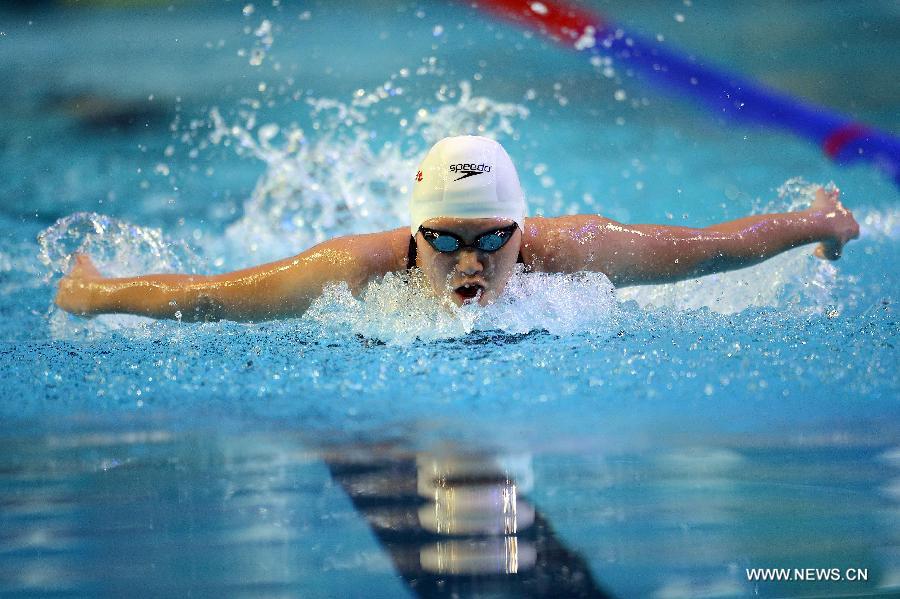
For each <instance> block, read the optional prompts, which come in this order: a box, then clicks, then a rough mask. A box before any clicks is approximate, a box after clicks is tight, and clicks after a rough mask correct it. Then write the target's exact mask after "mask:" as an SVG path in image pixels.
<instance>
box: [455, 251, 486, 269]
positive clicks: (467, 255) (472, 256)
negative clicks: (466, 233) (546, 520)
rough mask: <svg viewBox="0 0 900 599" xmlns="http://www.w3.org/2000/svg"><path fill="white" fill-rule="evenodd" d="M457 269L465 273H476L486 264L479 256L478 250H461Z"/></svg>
mask: <svg viewBox="0 0 900 599" xmlns="http://www.w3.org/2000/svg"><path fill="white" fill-rule="evenodd" d="M456 270H457V271H458V272H459V273H460V274H464V275H468V276H471V275H476V274H478V273H480V272H481V271H482V270H484V264H482V263H481V260H480V259H479V258H478V252H476V251H474V250H469V249H466V250H461V251H460V252H459V259H458V260H457V261H456Z"/></svg>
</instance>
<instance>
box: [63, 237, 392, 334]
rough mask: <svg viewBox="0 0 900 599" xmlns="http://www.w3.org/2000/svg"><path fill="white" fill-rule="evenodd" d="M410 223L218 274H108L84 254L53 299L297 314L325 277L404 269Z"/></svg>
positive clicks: (208, 312) (78, 308)
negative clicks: (104, 273)
mask: <svg viewBox="0 0 900 599" xmlns="http://www.w3.org/2000/svg"><path fill="white" fill-rule="evenodd" d="M408 241H409V229H407V228H401V229H395V230H393V231H387V232H384V233H373V234H369V235H352V236H347V237H338V238H335V239H332V240H329V241H326V242H323V243H320V244H319V245H317V246H315V247H313V248H310V249H309V250H307V251H305V252H303V253H301V254H298V255H296V256H294V257H291V258H286V259H284V260H279V261H277V262H270V263H268V264H263V265H260V266H254V267H252V268H247V269H244V270H238V271H234V272H230V273H225V274H221V275H184V274H152V275H144V276H138V277H122V278H106V277H103V276H102V275H101V274H100V272H99V271H98V270H97V269H96V267H94V265H93V263H91V261H90V259H89V258H88V257H87V256H85V255H78V256H76V262H75V266H74V268H73V269H72V271H71V272H70V273H69V274H68V275H66V276H65V277H64V278H63V279H62V280H61V281H60V284H59V290H58V292H57V294H56V298H55V302H56V305H57V306H59V307H60V308H62V309H63V310H66V311H68V312H71V313H73V314H78V315H82V316H94V315H97V314H107V313H126V314H138V315H141V316H150V317H153V318H173V319H174V318H180V319H181V320H184V321H204V320H220V319H226V320H236V321H259V320H269V319H273V318H290V317H293V316H301V315H302V314H303V313H304V312H305V311H306V310H307V308H309V306H310V304H311V303H312V302H313V300H315V298H317V297H318V296H319V295H321V293H322V290H323V289H324V287H325V286H326V285H328V284H330V283H340V282H345V283H347V284H348V286H349V287H350V290H351V291H352V292H353V293H358V292H359V291H360V290H361V289H362V288H364V287H365V285H366V284H367V283H368V282H369V281H370V280H372V279H373V278H376V277H379V276H383V275H384V274H386V273H387V272H392V271H398V270H402V269H403V268H405V264H406V262H405V260H406V252H407V249H408Z"/></svg>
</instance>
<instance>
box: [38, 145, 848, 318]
mask: <svg viewBox="0 0 900 599" xmlns="http://www.w3.org/2000/svg"><path fill="white" fill-rule="evenodd" d="M412 183H413V192H412V197H411V199H410V226H409V227H401V228H398V229H394V230H392V231H384V232H380V233H372V234H367V235H350V236H346V237H338V238H334V239H331V240H329V241H325V242H323V243H320V244H319V245H316V246H315V247H312V248H310V249H309V250H306V251H305V252H302V253H300V254H298V255H296V256H294V257H291V258H286V259H284V260H280V261H277V262H271V263H268V264H263V265H260V266H255V267H252V268H247V269H244V270H238V271H235V272H230V273H226V274H220V275H209V276H202V275H183V274H154V275H145V276H138V277H122V278H107V277H104V276H103V275H101V274H100V272H99V271H98V270H97V268H96V267H95V266H94V265H93V263H92V262H91V260H90V259H89V258H88V257H87V256H86V255H77V256H75V264H74V267H73V268H72V270H71V272H69V274H68V275H66V276H65V277H64V278H63V279H62V280H61V281H60V284H59V290H58V292H57V294H56V298H55V302H56V305H57V306H59V307H60V308H62V309H63V310H66V311H68V312H71V313H73V314H78V315H82V316H93V315H97V314H105V313H129V314H139V315H143V316H150V317H153V318H176V317H178V318H180V319H182V320H184V321H204V320H219V319H227V320H236V321H260V320H268V319H274V318H289V317H296V316H300V315H302V314H303V313H304V312H305V311H306V310H307V308H308V307H309V306H310V304H312V302H313V301H314V300H315V299H316V298H317V297H319V296H320V295H321V294H322V290H323V289H324V288H325V287H326V286H327V285H329V284H332V283H340V282H344V283H346V284H347V285H348V286H349V288H350V290H351V291H352V292H353V293H354V295H358V294H359V293H361V292H362V291H363V290H364V289H365V288H366V285H367V284H368V283H369V282H370V281H373V280H376V279H378V278H380V277H383V276H384V275H386V274H387V273H389V272H399V271H404V270H407V269H411V268H414V267H415V268H419V269H420V270H421V271H422V273H423V274H424V276H425V278H426V279H427V281H428V283H429V286H430V288H431V290H432V291H433V292H434V295H435V297H436V298H437V299H438V300H440V301H442V302H448V303H451V304H454V305H456V306H460V305H462V304H464V303H477V304H479V305H482V306H485V305H488V304H490V303H491V302H493V301H495V300H496V299H497V298H498V297H499V296H500V295H501V294H502V293H503V290H504V288H505V287H506V284H507V282H508V281H509V279H510V277H511V276H512V274H513V272H514V270H515V267H516V263H517V262H521V263H523V264H524V267H525V270H526V271H530V272H548V273H550V272H552V273H575V272H578V271H592V272H602V273H604V274H605V275H606V276H607V277H609V279H610V281H612V283H613V284H614V285H615V286H617V287H623V286H627V285H646V284H654V283H668V282H672V281H679V280H682V279H690V278H696V277H700V276H703V275H708V274H712V273H716V272H722V271H727V270H735V269H738V268H744V267H746V266H750V265H753V264H757V263H759V262H762V261H764V260H766V259H768V258H771V257H772V256H775V255H776V254H780V253H781V252H784V251H786V250H789V249H791V248H795V247H798V246H801V245H805V244H810V243H818V246H817V247H816V249H815V254H816V256H818V257H820V258H823V259H827V260H836V259H838V258H840V256H841V251H842V249H843V247H844V245H845V244H846V243H847V242H848V241H850V240H851V239H855V238H856V237H858V236H859V225H858V224H857V223H856V221H855V220H854V218H853V215H852V214H851V213H850V211H849V210H847V209H846V208H844V207H843V206H842V205H841V202H840V201H839V192H838V191H837V190H834V191H826V190H824V189H819V190H818V191H817V192H816V197H815V200H814V201H813V202H812V205H811V206H810V207H809V208H808V209H806V210H801V211H798V212H790V213H784V214H764V215H758V216H749V217H746V218H742V219H738V220H734V221H730V222H725V223H721V224H717V225H713V226H710V227H705V228H691V227H681V226H667V225H625V224H622V223H618V222H615V221H613V220H610V219H608V218H604V217H603V216H599V215H593V214H582V215H576V216H561V217H556V218H528V217H526V216H525V214H526V209H525V198H524V195H523V193H522V189H521V187H520V185H519V179H518V175H517V174H516V169H515V167H514V166H513V163H512V161H511V160H510V158H509V156H508V155H507V153H506V151H505V150H504V149H503V147H502V146H501V145H500V144H499V143H497V142H496V141H493V140H490V139H487V138H484V137H474V136H460V137H448V138H445V139H443V140H441V141H439V142H438V143H437V144H435V145H434V146H433V147H432V148H431V149H430V150H429V151H428V153H427V155H426V156H425V158H424V160H423V161H422V163H421V164H420V165H419V168H418V170H417V172H416V173H415V175H414V178H413V181H412ZM176 313H177V314H176Z"/></svg>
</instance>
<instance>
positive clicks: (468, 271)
mask: <svg viewBox="0 0 900 599" xmlns="http://www.w3.org/2000/svg"><path fill="white" fill-rule="evenodd" d="M512 223H513V221H511V220H508V219H504V218H449V217H441V218H433V219H430V220H427V221H425V222H424V223H423V225H422V226H423V227H425V228H426V229H433V230H435V231H440V232H445V233H453V234H454V235H456V236H458V237H459V238H460V239H462V240H463V243H466V244H471V243H473V242H474V241H475V238H477V237H478V236H479V235H482V234H484V233H490V232H491V231H496V230H497V229H500V228H502V227H506V226H508V225H511V224H512ZM521 246H522V231H520V230H519V229H516V230H515V231H514V232H513V234H512V237H511V238H510V240H509V241H507V242H506V244H505V245H504V246H503V247H502V248H500V249H499V250H497V251H496V252H483V251H480V250H476V249H473V248H470V247H467V248H461V249H459V250H456V251H455V252H449V253H443V252H438V251H437V250H435V249H434V248H432V247H431V245H429V243H428V242H427V241H425V239H424V237H423V236H422V233H421V232H419V233H416V266H418V267H419V269H420V270H421V271H422V272H423V273H424V274H425V277H426V278H427V279H428V282H429V283H430V284H431V288H432V290H433V291H434V294H435V296H436V297H437V298H438V299H439V300H442V301H449V302H452V303H453V304H455V305H457V306H461V305H463V304H464V303H466V302H474V301H476V300H477V302H478V304H479V305H481V306H486V305H488V304H490V303H493V302H494V301H496V299H497V298H498V297H499V296H500V294H501V293H502V292H503V289H504V288H505V287H506V284H507V283H508V282H509V279H510V277H511V276H512V273H513V271H514V270H515V266H516V259H517V257H518V255H519V250H520V249H521Z"/></svg>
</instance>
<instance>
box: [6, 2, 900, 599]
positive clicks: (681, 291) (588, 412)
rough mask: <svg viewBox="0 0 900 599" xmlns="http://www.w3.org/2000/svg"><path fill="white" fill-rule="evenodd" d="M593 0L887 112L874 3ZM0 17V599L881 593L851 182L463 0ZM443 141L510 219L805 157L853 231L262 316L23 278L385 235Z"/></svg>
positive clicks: (787, 80) (700, 222)
mask: <svg viewBox="0 0 900 599" xmlns="http://www.w3.org/2000/svg"><path fill="white" fill-rule="evenodd" d="M590 6H591V7H592V8H593V9H596V10H597V11H599V12H603V13H605V14H608V15H610V16H611V17H612V18H614V19H615V20H616V21H617V22H618V23H622V24H624V25H628V26H629V27H633V28H634V30H635V31H640V32H642V33H644V34H645V35H649V36H656V37H657V39H661V40H663V43H666V44H672V45H673V46H675V47H680V48H682V49H685V50H688V51H692V52H696V53H697V54H698V55H700V56H704V57H706V58H707V59H709V60H710V61H712V62H715V63H717V64H720V65H722V66H725V67H727V68H731V69H734V70H737V71H740V72H742V73H745V74H748V75H751V76H753V77H755V78H757V79H760V80H762V81H764V82H767V83H769V84H772V85H776V86H778V87H779V88H781V89H783V90H786V91H789V92H791V93H794V94H798V95H801V96H803V97H805V98H808V99H809V100H811V101H815V102H817V103H820V104H823V105H828V106H830V107H832V108H835V109H837V110H840V111H842V112H845V113H848V114H850V115H852V116H853V117H855V118H857V119H859V120H861V121H864V122H867V123H871V124H874V125H877V126H879V127H881V128H883V129H885V130H887V131H891V132H893V133H898V132H900V123H898V119H897V117H898V115H900V110H898V108H900V87H898V83H897V79H896V77H895V73H894V71H895V69H894V67H893V65H894V64H896V57H897V56H898V55H900V37H898V36H897V31H898V28H900V13H898V12H897V10H896V8H895V7H894V6H893V5H891V4H889V3H874V2H873V3H864V4H863V3H852V4H846V3H839V2H809V3H799V4H797V5H794V4H792V5H789V6H785V5H784V4H783V3H775V2H768V1H767V2H762V1H760V2H750V3H741V5H740V6H735V5H733V4H731V3H728V5H727V6H726V4H725V3H706V2H701V1H699V0H695V1H694V2H669V1H663V0H659V1H656V2H652V3H646V2H645V3H640V4H639V5H628V4H627V3H622V2H593V3H591V4H590ZM773 14H778V15H779V18H777V19H774V18H773V17H772V15H773ZM773 21H777V22H773ZM0 44H2V46H3V47H4V48H5V49H6V52H4V56H5V58H6V59H5V60H4V61H3V64H2V65H0V73H2V78H3V80H4V81H7V82H8V84H7V85H5V86H3V88H2V90H0V97H2V98H3V100H4V103H3V105H4V110H5V118H4V119H2V120H0V174H2V176H0V197H2V199H3V202H2V207H3V210H2V213H0V313H2V314H3V315H4V316H5V318H4V319H3V321H2V323H0V380H2V386H0V394H2V401H0V506H2V508H0V556H2V557H0V594H3V595H7V594H8V595H11V596H56V595H74V596H94V595H122V594H128V595H148V596H161V595H188V594H190V595H192V596H222V595H227V596H253V597H257V596H278V597H281V596H302V597H319V596H320V597H333V596H360V595H366V596H385V597H388V596H416V595H421V596H445V595H453V594H457V595H462V596H471V595H476V596H523V595H528V596H550V595H552V596H567V595H568V596H617V597H645V596H656V597H699V596H706V597H713V596H715V597H719V596H749V595H755V596H817V597H818V596H848V595H867V596H894V595H896V594H897V593H898V592H900V551H898V545H897V543H898V537H900V529H898V524H897V523H898V521H900V519H898V510H900V503H898V502H900V444H898V440H900V437H898V432H900V404H898V401H897V399H898V397H900V375H898V368H897V366H898V352H897V345H898V343H900V339H898V327H897V320H896V305H897V302H898V300H900V283H898V276H897V274H898V271H897V267H896V264H897V263H898V260H900V243H898V226H900V225H898V209H897V206H898V200H900V193H898V190H897V189H896V188H895V187H894V186H893V184H892V183H891V182H890V181H889V180H888V179H887V178H885V177H884V176H883V175H882V174H880V173H879V172H878V171H876V170H874V169H872V168H869V167H867V166H865V165H858V166H854V167H852V168H841V167H838V166H836V165H834V164H832V163H829V162H828V161H827V160H826V159H825V158H824V157H822V156H821V155H820V150H818V149H817V148H815V147H813V146H811V145H809V144H807V143H806V142H804V141H801V140H796V139H793V138H790V137H787V136H786V135H785V134H783V133H780V132H775V131H771V130H766V129H759V128H750V127H744V126H739V125H737V124H734V123H730V122H726V121H723V120H721V119H719V118H717V117H715V116H711V115H709V114H708V113H706V112H703V111H702V110H700V109H698V108H696V107H694V106H692V105H691V104H690V103H689V102H686V101H684V100H682V99H679V98H675V97H672V96H670V95H667V93H666V92H664V91H662V90H659V89H657V88H656V87H655V86H654V85H653V82H652V81H648V80H646V79H644V78H642V77H640V76H638V75H636V74H633V73H630V72H629V71H628V69H627V68H625V67H622V66H621V65H618V64H617V63H616V62H615V61H612V62H607V61H599V62H597V61H595V64H592V63H591V62H589V61H588V59H587V57H586V56H579V55H577V54H576V53H575V52H568V51H566V50H565V49H562V48H559V47H558V46H556V45H552V44H549V43H547V42H545V41H543V40H541V39H540V38H539V37H537V36H535V35H531V34H524V33H523V32H522V31H520V30H518V29H516V28H515V27H513V26H510V25H507V24H499V23H494V22H491V21H490V20H489V19H488V18H487V17H485V16H484V15H483V14H480V13H478V12H475V11H474V10H472V9H471V8H469V7H467V6H466V5H465V3H460V4H455V3H447V4H445V3H437V2H434V3H431V2H422V3H405V2H404V3H380V2H359V3H354V4H353V5H349V4H348V5H345V6H342V7H335V6H333V5H332V3H325V2H320V3H293V2H280V3H279V2H271V3H270V2H265V3H262V2H260V3H254V4H249V3H237V4H234V3H229V2H226V3H222V4H221V5H219V6H216V7H212V8H211V7H207V6H200V5H199V4H192V3H174V4H173V5H171V6H165V5H159V6H156V5H154V4H152V3H148V5H147V6H146V7H132V8H129V9H117V8H101V7H81V8H41V9H38V8H31V9H28V8H22V9H18V10H15V9H13V8H10V7H7V8H4V9H2V12H0ZM471 132H477V133H481V134H486V135H491V136H494V137H496V138H498V139H500V140H501V141H502V142H503V143H504V144H505V146H506V147H507V149H508V150H509V153H510V154H511V156H512V158H513V160H514V161H515V162H516V163H517V165H518V166H519V169H520V175H521V178H522V182H523V186H524V188H525V191H526V195H527V197H528V200H529V205H530V210H531V213H532V214H544V215H547V216H553V215H557V214H566V213H581V212H599V213H601V214H604V215H607V216H610V217H612V218H616V219H620V220H624V221H629V222H659V223H671V224H690V225H697V226H704V225H709V224H712V223H714V222H719V221H722V220H727V219H732V218H738V217H740V216H743V215H746V214H749V213H751V212H760V211H766V210H769V211H771V210H786V209H790V208H797V207H802V206H804V205H805V203H808V201H809V200H810V198H811V194H812V193H814V189H815V187H816V186H817V185H824V184H827V183H829V182H832V181H833V182H834V183H835V184H836V185H837V186H838V187H839V188H840V189H841V191H842V197H843V199H844V201H845V203H846V205H847V206H848V207H849V208H851V209H852V210H853V211H854V214H855V215H856V217H857V219H858V220H859V222H860V226H861V236H860V239H859V240H857V241H855V242H854V243H852V244H851V245H849V246H848V247H847V248H846V252H845V255H844V257H843V258H842V259H841V260H840V261H838V262H836V263H833V264H831V263H823V262H820V261H818V260H816V259H815V258H813V257H812V256H811V250H812V248H811V247H806V248H799V249H796V250H793V251H791V252H788V253H786V254H784V255H781V256H779V257H777V258H775V259H773V260H771V261H769V262H766V263H764V264H761V265H758V266H756V267H753V268H750V269H746V270H742V271H736V272H732V273H727V274H723V275H716V276H711V277H705V278H703V279H699V280H695V281H686V282H682V283H678V284H673V285H661V286H653V287H643V288H636V289H621V290H614V289H613V288H612V286H611V285H610V284H609V282H608V280H606V278H605V277H604V276H602V275H599V274H596V275H584V276H572V277H564V276H552V275H540V276H539V275H534V274H530V273H518V274H517V275H516V277H515V278H514V280H513V282H512V284H511V288H510V291H509V293H508V294H507V296H506V298H505V299H504V300H503V301H502V302H500V303H499V304H498V305H496V306H493V307H491V308H490V309H488V310H480V309H469V310H463V311H461V312H460V313H457V314H448V313H446V312H444V311H442V310H440V309H438V308H436V307H435V306H433V305H432V303H431V302H430V301H429V300H428V298H427V296H426V295H425V294H424V293H423V292H422V291H421V290H420V287H419V286H418V285H416V284H415V283H416V278H415V274H413V275H411V277H412V280H411V281H409V280H407V279H406V278H405V276H401V275H398V276H389V277H386V278H385V280H383V281H379V282H378V283H377V284H373V285H372V286H370V289H369V290H368V291H367V293H366V294H365V295H364V296H363V297H361V298H354V297H352V296H351V295H350V294H349V293H348V292H347V291H346V289H342V288H340V287H339V286H337V287H334V288H332V289H329V290H328V291H327V292H326V293H325V294H324V295H323V297H322V298H320V299H319V300H318V301H317V302H316V304H315V305H314V306H313V308H312V309H311V310H310V312H309V313H308V314H307V315H306V316H304V317H303V318H300V319H292V320H285V321H278V322H264V323H256V324H240V323H233V322H227V321H223V322H217V323H200V324H193V323H183V322H180V321H178V320H177V319H173V320H168V321H158V322H157V321H151V320H148V319H142V318H138V317H131V316H113V315H110V316H101V317H97V318H94V319H90V320H85V319H80V318H76V317H72V316H70V315H67V314H65V313H61V312H60V311H58V310H57V309H55V308H54V307H53V306H52V297H53V292H54V287H55V282H56V281H58V279H59V276H60V274H61V272H63V271H65V270H67V269H68V268H69V266H70V256H71V254H72V253H73V252H75V251H86V252H88V253H89V254H91V256H93V257H94V259H95V260H96V261H97V263H98V265H99V266H100V268H101V270H102V271H103V272H105V273H108V274H115V275H125V274H136V273H140V272H148V271H157V272H165V271H168V272H176V271H179V272H224V271H227V270H232V269H236V268H241V267H244V266H248V265H251V264H256V263H259V262H262V261H265V260H271V259H276V258H281V257H284V256H287V255H291V254H295V253H297V252H299V251H302V250H303V249H305V248H307V247H309V246H311V245H312V244H314V243H316V242H318V241H320V240H322V239H326V238H329V237H331V236H334V235H340V234H348V233H361V232H368V231H375V230H381V229H385V228H389V227H396V226H400V225H402V224H403V223H404V221H405V218H406V216H405V209H406V208H405V201H406V200H405V196H406V194H407V193H408V191H409V189H408V176H409V173H411V172H413V170H414V169H413V167H414V165H415V164H416V162H417V160H418V159H419V157H420V156H421V154H422V152H424V150H426V149H427V148H428V147H429V145H430V144H431V143H433V142H434V141H435V140H437V139H439V138H440V137H443V136H445V135H450V134H457V133H471ZM410 283H412V284H410ZM754 568H789V569H791V570H793V569H801V570H803V569H806V568H813V569H815V568H819V569H824V570H830V569H832V568H834V569H837V571H838V572H839V574H840V575H841V577H842V578H844V579H843V580H840V581H836V580H832V579H827V580H815V579H814V578H815V576H810V577H809V579H807V580H790V581H787V580H782V581H761V580H757V581H752V580H749V579H748V574H747V570H748V569H754ZM857 569H860V570H862V571H864V572H865V576H863V577H860V576H855V578H857V580H847V579H846V578H847V577H848V576H853V575H854V573H855V572H856V570H857ZM860 578H862V579H860Z"/></svg>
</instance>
